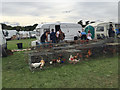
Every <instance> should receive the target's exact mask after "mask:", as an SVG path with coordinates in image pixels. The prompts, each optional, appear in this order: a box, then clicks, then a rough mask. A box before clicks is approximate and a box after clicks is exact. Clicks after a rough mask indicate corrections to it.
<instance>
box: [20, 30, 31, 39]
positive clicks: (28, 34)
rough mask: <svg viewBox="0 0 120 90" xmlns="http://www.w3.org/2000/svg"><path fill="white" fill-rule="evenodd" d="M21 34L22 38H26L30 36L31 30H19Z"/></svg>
mask: <svg viewBox="0 0 120 90" xmlns="http://www.w3.org/2000/svg"><path fill="white" fill-rule="evenodd" d="M19 34H20V38H21V39H24V38H30V33H29V31H19Z"/></svg>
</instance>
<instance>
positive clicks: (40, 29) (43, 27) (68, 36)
mask: <svg viewBox="0 0 120 90" xmlns="http://www.w3.org/2000/svg"><path fill="white" fill-rule="evenodd" d="M51 29H54V31H55V32H57V31H59V29H61V31H62V32H63V33H64V34H65V39H64V40H74V37H75V36H77V33H78V31H82V26H81V25H80V24H76V23H60V22H57V23H45V24H38V26H37V27H36V38H37V41H38V42H40V37H41V36H42V34H43V33H44V32H45V31H50V32H51ZM34 43H35V41H34ZM34 45H35V44H34Z"/></svg>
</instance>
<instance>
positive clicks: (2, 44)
mask: <svg viewBox="0 0 120 90" xmlns="http://www.w3.org/2000/svg"><path fill="white" fill-rule="evenodd" d="M6 49H7V42H6V38H5V36H4V34H3V30H2V25H1V24H0V55H2V56H7V53H6ZM1 51H2V52H1Z"/></svg>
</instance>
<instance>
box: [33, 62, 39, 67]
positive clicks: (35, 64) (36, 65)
mask: <svg viewBox="0 0 120 90" xmlns="http://www.w3.org/2000/svg"><path fill="white" fill-rule="evenodd" d="M40 65H41V62H40V63H32V64H31V67H34V68H37V67H39V66H40Z"/></svg>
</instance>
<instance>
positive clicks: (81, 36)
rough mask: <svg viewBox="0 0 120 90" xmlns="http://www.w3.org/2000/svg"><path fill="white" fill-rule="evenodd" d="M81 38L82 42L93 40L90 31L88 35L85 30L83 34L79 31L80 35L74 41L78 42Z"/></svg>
mask: <svg viewBox="0 0 120 90" xmlns="http://www.w3.org/2000/svg"><path fill="white" fill-rule="evenodd" d="M79 38H80V39H81V40H92V34H91V32H90V30H89V31H88V33H86V32H85V31H84V29H83V30H82V32H81V31H78V34H77V36H76V37H74V40H78V39H79Z"/></svg>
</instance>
